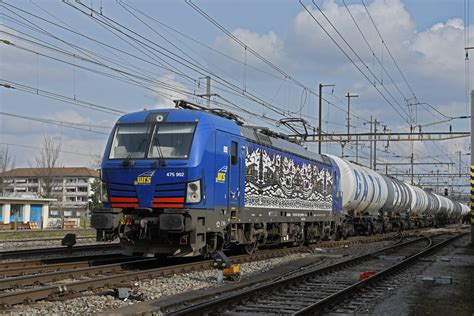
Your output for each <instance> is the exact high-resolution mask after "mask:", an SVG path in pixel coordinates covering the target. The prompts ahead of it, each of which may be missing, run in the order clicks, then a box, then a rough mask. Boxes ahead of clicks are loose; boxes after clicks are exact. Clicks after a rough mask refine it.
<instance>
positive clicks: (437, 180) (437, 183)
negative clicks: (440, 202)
mask: <svg viewBox="0 0 474 316" xmlns="http://www.w3.org/2000/svg"><path fill="white" fill-rule="evenodd" d="M436 175H437V177H436V190H435V193H438V191H439V169H437V170H436Z"/></svg>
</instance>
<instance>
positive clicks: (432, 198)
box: [424, 191, 439, 217]
mask: <svg viewBox="0 0 474 316" xmlns="http://www.w3.org/2000/svg"><path fill="white" fill-rule="evenodd" d="M425 192H426V194H427V196H428V208H427V209H426V211H425V213H424V215H426V216H431V217H432V216H435V215H436V213H437V212H438V210H439V200H438V198H437V197H436V195H435V194H434V193H432V192H428V191H425Z"/></svg>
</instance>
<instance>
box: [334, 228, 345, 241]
mask: <svg viewBox="0 0 474 316" xmlns="http://www.w3.org/2000/svg"><path fill="white" fill-rule="evenodd" d="M341 238H343V236H342V232H341V227H340V226H338V227H337V228H336V234H335V236H334V240H341Z"/></svg>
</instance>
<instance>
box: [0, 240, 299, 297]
mask: <svg viewBox="0 0 474 316" xmlns="http://www.w3.org/2000/svg"><path fill="white" fill-rule="evenodd" d="M302 248H304V247H293V248H286V249H277V250H268V251H262V252H257V253H254V254H251V255H239V256H233V257H231V258H230V259H231V260H232V261H233V262H234V263H243V262H250V261H256V260H262V259H269V258H275V257H281V256H284V255H289V254H293V253H296V252H300V251H302ZM145 260H154V259H150V258H148V259H145ZM212 263H213V261H212V260H204V261H199V262H192V263H185V264H179V265H174V266H169V267H160V268H152V269H147V270H143V271H130V272H125V271H123V270H121V271H119V269H116V271H117V272H120V273H119V274H114V275H107V276H99V277H95V278H93V279H87V280H81V281H74V282H71V283H62V284H58V285H47V286H41V287H37V288H32V289H28V290H21V291H15V292H7V293H3V294H0V305H3V306H10V305H14V304H20V303H24V302H32V301H38V300H41V299H46V298H49V297H55V296H61V295H66V294H71V293H77V292H81V291H86V290H92V289H96V288H104V287H112V286H115V285H119V284H121V283H124V282H130V281H139V280H141V279H151V278H155V277H163V276H171V275H174V274H177V273H185V272H192V271H198V270H207V269H212V268H213V265H212ZM122 265H123V264H122ZM94 268H95V267H94ZM97 268H98V269H100V268H101V267H97ZM106 268H107V267H104V266H102V269H103V270H104V271H105V269H106ZM82 270H83V271H80V272H79V273H78V272H77V271H78V270H71V271H64V272H68V273H70V274H69V276H71V277H73V276H85V275H87V274H86V273H85V272H87V271H86V270H87V269H82ZM61 273H62V272H61ZM48 275H49V276H48V277H44V275H37V276H28V277H29V279H28V277H20V278H14V279H16V281H17V282H16V284H17V285H31V284H35V283H43V282H48V281H46V280H51V276H53V274H52V273H48ZM57 275H58V276H59V275H60V273H59V272H58V273H57ZM63 275H64V273H63ZM7 281H8V279H5V280H0V289H5V288H6V284H7ZM3 282H5V283H4V284H5V285H3V286H2V283H3Z"/></svg>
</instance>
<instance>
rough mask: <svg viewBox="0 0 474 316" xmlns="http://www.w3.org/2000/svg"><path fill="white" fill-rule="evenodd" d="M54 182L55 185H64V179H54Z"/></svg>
mask: <svg viewBox="0 0 474 316" xmlns="http://www.w3.org/2000/svg"><path fill="white" fill-rule="evenodd" d="M53 182H54V183H63V179H60V178H54V179H53Z"/></svg>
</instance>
